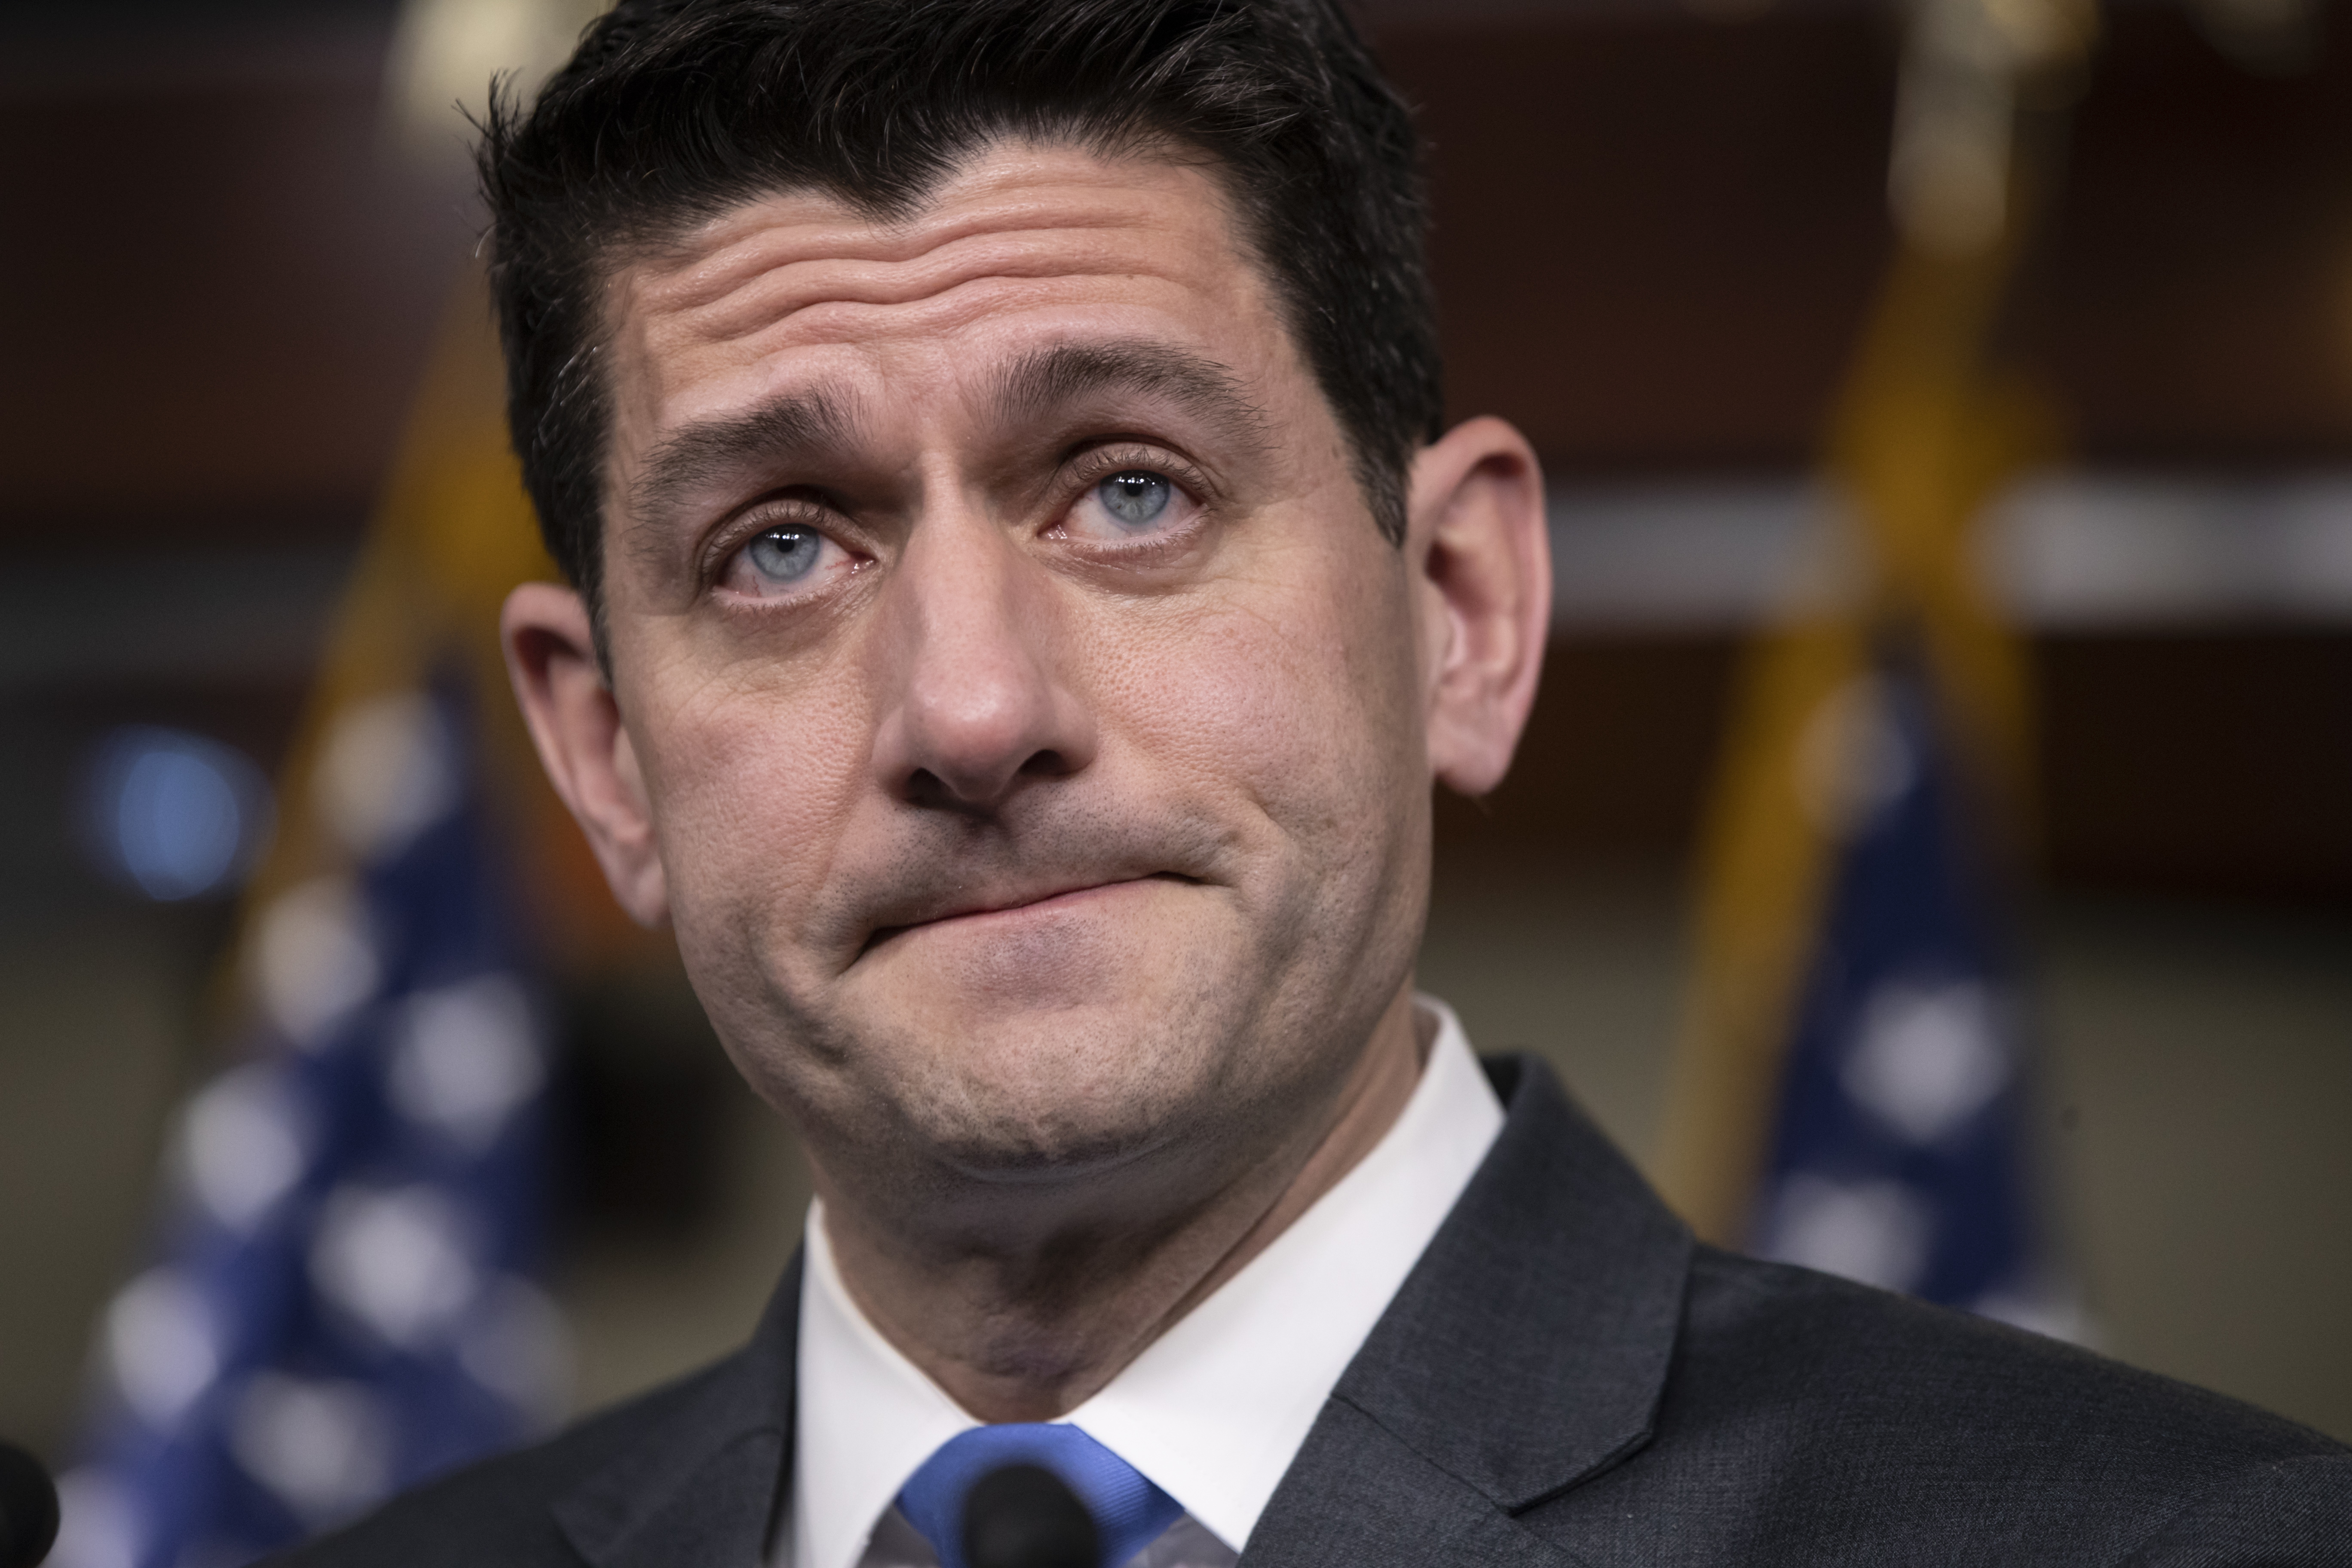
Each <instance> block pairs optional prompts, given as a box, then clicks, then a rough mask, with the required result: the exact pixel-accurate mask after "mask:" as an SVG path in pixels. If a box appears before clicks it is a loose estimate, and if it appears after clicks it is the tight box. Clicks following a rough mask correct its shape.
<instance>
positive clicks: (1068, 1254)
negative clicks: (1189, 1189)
mask: <svg viewBox="0 0 2352 1568" xmlns="http://www.w3.org/2000/svg"><path fill="white" fill-rule="evenodd" d="M1427 1047H1428V1041H1427V1040H1425V1039H1423V1037H1422V1032H1421V1030H1420V1029H1419V1028H1418V1027H1417V1026H1416V1023H1415V1016H1414V1014H1413V1010H1412V987H1411V986H1410V985H1407V986H1405V987H1403V988H1402V989H1401V990H1400V991H1399V992H1398V994H1397V996H1396V999H1395V1000H1394V1001H1393V1002H1392V1003H1391V1005H1390V1006H1389V1008H1388V1009H1387V1011H1386V1012H1384V1013H1383V1014H1382V1015H1381V1019H1380V1022H1379V1023H1378V1025H1376V1026H1374V1029H1373V1031H1372V1035H1371V1037H1370V1039H1369V1041H1368V1042H1367V1044H1366V1048H1365V1049H1364V1051H1363V1053H1362V1054H1361V1055H1360V1057H1359V1058H1358V1059H1357V1060H1356V1062H1355V1063H1354V1064H1353V1066H1352V1068H1350V1070H1349V1073H1348V1075H1347V1076H1346V1078H1345V1079H1343V1080H1342V1082H1341V1083H1340V1085H1339V1089H1338V1092H1337V1093H1336V1094H1333V1095H1330V1096H1328V1097H1327V1102H1326V1103H1325V1104H1324V1105H1323V1106H1322V1107H1321V1108H1320V1113H1319V1114H1318V1115H1314V1116H1309V1117H1306V1118H1301V1119H1299V1124H1297V1125H1295V1126H1294V1127H1293V1128H1292V1129H1291V1131H1290V1133H1289V1135H1288V1136H1287V1137H1286V1138H1285V1139H1283V1140H1282V1141H1281V1142H1280V1143H1279V1144H1278V1145H1277V1146H1276V1147H1274V1148H1272V1149H1270V1150H1267V1151H1265V1152H1262V1153H1261V1154H1260V1155H1259V1156H1258V1157H1257V1158H1256V1159H1255V1160H1254V1161H1251V1162H1248V1163H1245V1164H1244V1167H1243V1168H1242V1171H1241V1173H1240V1174H1239V1175H1237V1176H1235V1177H1233V1178H1232V1179H1229V1180H1227V1181H1225V1182H1224V1183H1223V1184H1222V1185H1220V1186H1219V1187H1218V1188H1217V1189H1216V1190H1214V1191H1212V1192H1210V1193H1207V1194H1190V1195H1188V1196H1187V1197H1186V1198H1185V1199H1184V1200H1183V1201H1181V1202H1174V1203H1171V1202H1169V1201H1167V1200H1165V1199H1163V1201H1162V1202H1160V1204H1158V1205H1153V1208H1152V1210H1151V1212H1129V1213H1128V1214H1125V1215H1105V1214H1104V1213H1102V1212H1101V1210H1100V1209H1099V1208H1098V1207H1097V1208H1092V1209H1089V1210H1087V1216H1086V1217H1085V1218H1083V1219H1076V1220H1070V1221H1066V1222H1063V1223H1057V1224H1052V1225H1048V1226H1042V1227H1039V1228H1037V1229H1035V1230H1034V1232H1031V1233H1028V1234H1024V1235H1023V1236H1022V1237H1019V1238H1018V1239H1017V1240H1015V1241H1013V1242H1012V1243H1011V1244H1010V1245H1008V1244H1007V1243H1006V1241H1005V1240H1004V1238H1003V1237H987V1238H975V1240H976V1241H979V1242H981V1243H982V1244H980V1245H975V1246H972V1247H950V1248H926V1249H923V1250H921V1251H917V1252H909V1251H908V1249H906V1248H905V1247H898V1246H892V1245H888V1241H889V1240H890V1238H888V1237H885V1236H883V1235H881V1234H878V1233H877V1228H876V1227H875V1226H872V1225H871V1224H869V1223H866V1222H865V1221H863V1220H862V1218H861V1215H860V1208H859V1205H856V1203H855V1202H854V1201H845V1200H846V1199H847V1194H842V1193H839V1192H837V1191H836V1190H835V1187H834V1184H832V1183H831V1182H829V1181H828V1180H827V1179H826V1176H825V1173H824V1171H823V1170H819V1171H817V1172H816V1178H817V1190H818V1192H819V1194H821V1195H822V1196H823V1197H824V1201H825V1213H824V1218H825V1235H826V1239H827V1240H828V1241H829V1242H830V1243H831V1244H832V1247H833V1252H834V1257H835V1262H836V1263H837V1264H838V1266H839V1268H840V1271H841V1276H842V1281H843V1283H844V1284H845V1285H846V1286H847V1287H848V1289H849V1293H850V1295H851V1297H852V1298H853V1299H854V1300H856V1302H857V1305H858V1307H859V1308H860V1309H861V1310H863V1311H864V1312H865V1313H866V1317H867V1318H868V1319H869V1320H871V1321H872V1322H873V1323H874V1325H875V1327H876V1328H877V1329H879V1330H880V1331H881V1332H882V1334H883V1335H884V1337H886V1338H887V1339H888V1340H889V1341H890V1342H891V1343H893V1344H894V1345H896V1346H897V1347H898V1350H899V1352H900V1353H902V1354H904V1355H905V1356H906V1357H907V1358H908V1360H909V1361H911V1362H913V1363H915V1365H916V1366H918V1367H919V1368H920V1369H921V1370H922V1371H923V1373H925V1374H926V1375H927V1376H929V1378H930V1379H931V1381H932V1382H934V1383H936V1384H939V1385H940V1388H941V1389H943V1390H944V1391H946V1393H947V1394H949V1396H950V1397H951V1398H953V1399H954V1400H955V1401H956V1403H957V1404H959V1405H962V1406H963V1407H964V1408H965V1409H966V1410H968V1411H970V1412H971V1414H972V1415H975V1416H977V1417H979V1418H980V1419H981V1420H982V1421H990V1422H996V1421H1045V1420H1051V1419H1053V1418H1055V1417H1056V1416H1059V1415H1066V1414H1067V1413H1068V1412H1070V1411H1071V1410H1074V1409H1076V1407H1077V1406H1078V1405H1082V1404H1084V1403H1085V1402H1086V1401H1087V1399H1088V1398H1089V1397H1091V1396H1092V1395H1093V1394H1095V1393H1097V1391H1098V1390H1100V1389H1101V1388H1102V1387H1103V1385H1104V1384H1108V1382H1109V1381H1110V1380H1111V1379H1112V1378H1113V1377H1114V1376H1116V1375H1118V1372H1119V1370H1120V1369H1121V1368H1123V1367H1124V1366H1126V1365H1127V1363H1129V1362H1131V1361H1133V1360H1134V1359H1135V1358H1136V1357H1137V1356H1138V1355H1139V1354H1141V1353H1142V1352H1143V1351H1144V1349H1145V1347H1147V1346H1148V1345H1150V1343H1151V1342H1153V1341H1154V1340H1156V1339H1158V1338H1159V1337H1160V1335H1161V1334H1162V1333H1164V1332H1165V1331H1167V1330H1168V1329H1169V1327H1170V1326H1171V1325H1172V1324H1174V1323H1175V1322H1176V1321H1179V1320H1180V1319H1181V1318H1182V1317H1183V1316H1184V1314H1185V1313H1187V1312H1189V1311H1191V1310H1192V1308H1193V1307H1194V1306H1196V1305H1197V1304H1199V1303H1200V1302H1201V1301H1202V1300H1206V1299H1207V1298H1208V1297H1209V1296H1210V1295H1211V1294H1212V1293H1213V1292H1214V1291H1215V1290H1216V1289H1217V1288H1218V1287H1219V1286H1221V1285H1223V1283H1224V1282H1225V1281H1226V1280H1228V1279H1232V1278H1233V1277H1234V1275H1235V1274H1237V1273H1239V1272H1240V1271H1241V1270H1242V1268H1244V1267H1245V1266H1246V1265H1247V1264H1248V1263H1249V1261H1250V1260H1251V1259H1252V1258H1255V1257H1256V1256H1257V1255H1258V1254H1259V1253H1261V1252H1263V1251H1265V1248H1266V1247H1268V1246H1269V1245H1271V1244H1272V1243H1273V1241H1274V1240H1275V1238H1276V1237H1279V1236H1280V1235H1281V1234H1282V1233H1283V1232H1284V1231H1286V1230H1287V1229H1288V1228H1289V1227H1290V1226H1291V1225H1292V1224H1293V1223H1295V1222H1296V1221H1297V1218H1298V1217H1299V1215H1303V1214H1305V1213H1306V1212H1307V1209H1309V1208H1310V1207H1312V1206H1313V1205H1314V1204H1315V1202H1316V1200H1317V1199H1318V1198H1320V1197H1321V1196H1322V1195H1323V1194H1325V1193H1327V1192H1328V1191H1330V1190H1331V1188H1332V1187H1333V1186H1335V1185H1336V1184H1338V1183H1339V1179H1340V1178H1341V1177H1343V1176H1345V1175H1346V1174H1347V1173H1349V1171H1351V1170H1353V1169H1354V1168H1355V1166H1356V1163H1357V1162H1359V1161H1360V1160H1361V1159H1362V1158H1363V1157H1364V1156H1365V1155H1366V1154H1368V1153H1370V1152H1371V1150H1372V1148H1373V1146H1374V1145H1375V1144H1377V1143H1378V1142H1380V1141H1381V1136H1382V1135H1383V1134H1384V1133H1386V1132H1387V1131H1388V1130H1389V1128H1390V1127H1391V1126H1392V1125H1393V1124H1394V1123H1395V1121H1396V1119H1397V1117H1398V1116H1399V1115H1400V1114H1401V1113H1402V1111H1403V1110H1404V1107H1405V1102H1406V1101H1407V1100H1411V1099H1412V1091H1413V1088H1414V1086H1415V1085H1416V1084H1417V1083H1418V1082H1419V1081H1420V1078H1421V1070H1422V1065H1423V1058H1425V1056H1426V1055H1427ZM1107 1220H1108V1221H1109V1223H1106V1221H1107Z"/></svg>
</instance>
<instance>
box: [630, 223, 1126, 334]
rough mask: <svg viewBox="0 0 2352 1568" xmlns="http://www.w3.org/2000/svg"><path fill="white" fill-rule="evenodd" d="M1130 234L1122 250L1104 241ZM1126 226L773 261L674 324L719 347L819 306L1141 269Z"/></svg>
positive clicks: (904, 300) (895, 301) (1050, 229)
mask: <svg viewBox="0 0 2352 1568" xmlns="http://www.w3.org/2000/svg"><path fill="white" fill-rule="evenodd" d="M1120 235H1125V236H1129V237H1130V238H1129V239H1128V240H1126V241H1125V242H1124V243H1122V242H1121V241H1120V240H1119V239H1118V238H1114V236H1120ZM1149 252H1150V247H1149V246H1148V245H1147V244H1145V243H1143V242H1142V239H1141V237H1140V235H1139V234H1138V232H1137V228H1136V226H1135V225H1134V224H1132V223H1130V222H1128V221H1125V220H1124V219H1121V218H1118V217H1116V216H1102V217H1097V218H1094V219H1089V220H1087V221H1084V222H1072V223H1066V224H1057V225H1054V226H1044V227H1036V226H1033V227H1025V228H1018V229H992V230H990V231H988V232H986V233H982V234H975V235H968V236H965V237H961V238H959V239H956V240H953V241H950V242H949V243H948V244H945V245H942V246H940V247H934V248H932V249H929V250H927V251H925V252H923V253H922V254H920V255H919V256H916V257H913V258H908V259H905V260H892V261H887V262H877V261H874V260H871V259H863V258H845V257H841V256H837V255H811V256H808V257H805V258H799V259H792V260H783V261H780V262H778V263H777V264H775V265H773V266H772V267H770V268H767V269H766V270H764V271H761V272H759V273H757V274H754V275H751V276H749V277H746V278H744V279H742V280H741V281H740V283H738V284H737V285H736V286H735V287H734V288H732V289H730V290H728V291H727V292H726V293H724V294H721V295H718V296H716V297H714V298H712V299H710V300H709V301H708V302H706V303H703V304H699V305H696V306H692V307H688V308H680V309H678V310H677V311H676V316H675V319H676V320H677V321H678V322H679V324H680V325H682V326H684V327H685V328H686V329H687V330H688V331H690V332H691V333H692V334H693V335H694V336H695V337H696V338H698V340H700V341H702V342H710V343H729V342H740V341H741V340H742V339H744V338H748V337H751V336H753V335H755V334H757V333H761V332H764V331H768V330H769V329H771V328H772V327H774V326H778V325H781V324H782V323H783V322H785V321H790V320H791V319H792V318H793V316H795V315H798V314H799V313H800V312H801V311H803V310H809V309H811V308H813V307H815V306H819V305H874V306H889V305H907V304H915V303H919V302H921V301H923V300H935V299H938V298H939V297H940V296H942V295H945V294H949V293H951V292H953V291H954V290H955V289H959V288H961V287H962V286H963V285H965V284H967V283H971V282H977V281H980V280H982V279H990V278H1011V279H1053V278H1061V277H1071V278H1075V277H1080V276H1087V275H1105V276H1108V275H1131V274H1134V273H1138V272H1144V271H1149V270H1151V269H1152V268H1151V266H1150V254H1149Z"/></svg>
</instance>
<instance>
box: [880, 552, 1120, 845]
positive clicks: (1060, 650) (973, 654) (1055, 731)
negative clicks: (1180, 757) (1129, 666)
mask: <svg viewBox="0 0 2352 1568" xmlns="http://www.w3.org/2000/svg"><path fill="white" fill-rule="evenodd" d="M892 575H893V581H892V582H891V583H890V584H889V586H888V589H887V593H888V595H889V599H890V605H889V609H888V611H887V616H888V622H887V630H886V633H885V636H886V637H887V642H888V645H889V647H888V656H887V675H886V679H887V683H888V687H889V689H888V691H887V696H886V700H885V703H884V706H883V717H882V721H881V723H880V725H879V727H878V730H877V734H876V737H875V742H876V745H875V762H876V765H877V770H878V772H879V774H880V783H881V784H882V786H883V787H884V788H885V789H886V790H887V791H889V792H890V793H891V794H893V795H897V796H898V797H899V798H900V799H903V800H907V801H909V802H911V803H913V804H915V805H934V806H945V807H948V808H950V809H956V810H964V811H986V810H991V809H993V808H995V807H996V806H998V805H1002V804H1003V803H1004V802H1005V801H1007V800H1008V799H1010V798H1011V797H1012V796H1013V795H1015V794H1017V793H1018V792H1019V790H1020V789H1021V787H1022V785H1023V784H1024V782H1026V781H1034V780H1038V779H1046V778H1059V777H1066V776H1068V775H1069V774H1072V773H1076V772H1078V771H1079V770H1080V769H1082V768H1084V767H1086V766H1087V763H1090V762H1092V761H1093V760H1094V753H1095V724H1094V718H1093V714H1092V713H1091V711H1090V710H1088V708H1087V705H1086V704H1085V703H1083V702H1082V701H1081V700H1079V699H1078V697H1077V695H1076V693H1075V692H1073V691H1072V690H1071V689H1070V688H1069V686H1068V684H1067V683H1066V680H1065V679H1063V672H1064V670H1065V668H1066V651H1067V649H1066V642H1065V633H1066V628H1065V627H1064V626H1063V623H1062V617H1061V616H1059V615H1058V614H1057V613H1056V610H1057V605H1056V604H1055V593H1054V587H1053V584H1051V583H1050V582H1049V581H1047V580H1046V578H1045V574H1044V573H1043V572H1042V571H1041V570H1039V569H1038V568H1037V567H1035V566H1034V565H1032V564H1030V563H1027V562H1026V561H1024V559H1023V557H1022V555H1021V552H1020V550H1019V548H1018V547H1017V545H1016V544H1015V543H1014V542H1013V541H1012V540H1010V539H1008V538H1007V537H1006V536H1005V535H1004V533H1003V530H1002V529H1000V528H999V527H998V526H996V525H995V524H994V523H993V522H992V521H988V520H987V519H986V518H984V517H980V516H975V515H970V514H958V515H949V516H932V517H929V518H926V519H925V520H924V521H921V522H919V523H918V525H917V526H916V527H915V528H914V529H913V530H912V531H910V533H909V535H908V542H907V547H906V550H905V552H903V553H902V554H901V555H900V556H899V559H898V565H897V570H896V571H895V572H894V573H893V574H892Z"/></svg>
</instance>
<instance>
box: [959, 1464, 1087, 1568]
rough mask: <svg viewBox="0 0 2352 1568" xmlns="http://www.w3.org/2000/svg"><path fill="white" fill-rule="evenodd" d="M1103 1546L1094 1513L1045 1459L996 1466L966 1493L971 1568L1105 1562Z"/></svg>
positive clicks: (1058, 1567) (1072, 1567)
mask: <svg viewBox="0 0 2352 1568" xmlns="http://www.w3.org/2000/svg"><path fill="white" fill-rule="evenodd" d="M1102 1550H1103V1549H1102V1531H1100V1530H1098V1529H1097V1528H1096V1525H1095V1516H1094V1515H1092V1514H1090V1513H1088V1512H1087V1505H1086V1504H1084V1503H1082V1502H1080V1501H1079V1500H1077V1496H1076V1493H1074V1492H1072V1491H1071V1490H1070V1489H1069V1487H1068V1486H1067V1485H1066V1484H1065V1483H1064V1482H1063V1480H1062V1478H1061V1477H1059V1476H1057V1475H1055V1473H1054V1472H1053V1471H1051V1470H1049V1469H1047V1468H1045V1467H1044V1466H1043V1465H1006V1466H1004V1467H1003V1468H1002V1469H995V1470H991V1471H989V1472H988V1474H986V1475H984V1476H982V1477H981V1478H980V1479H979V1480H977V1481H975V1482H973V1483H972V1489H971V1492H970V1493H968V1494H967V1495H966V1496H965V1498H964V1502H963V1560H964V1562H965V1563H967V1564H968V1565H969V1568H1102Z"/></svg>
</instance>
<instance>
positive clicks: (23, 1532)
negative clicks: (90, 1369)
mask: <svg viewBox="0 0 2352 1568" xmlns="http://www.w3.org/2000/svg"><path fill="white" fill-rule="evenodd" d="M1073 1501H1075V1499H1073ZM1088 1522H1089V1523H1090V1524H1091V1522H1092V1521H1088ZM57 1538H58V1489H57V1488H56V1486H55V1485H53V1484H52V1483H51V1482H50V1480H49V1472H48V1471H47V1470H45V1469H43V1468H41V1461H40V1460H38V1459H37V1458H33V1456H32V1455H30V1454H27V1453H26V1452H25V1450H24V1449H22V1448H19V1447H16V1445H15V1444H14V1443H0V1568H35V1565H36V1564H37V1563H39V1562H40V1561H41V1559H42V1558H44V1557H47V1555H48V1554H49V1547H50V1546H51V1544H53V1543H54V1542H56V1541H57Z"/></svg>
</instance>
